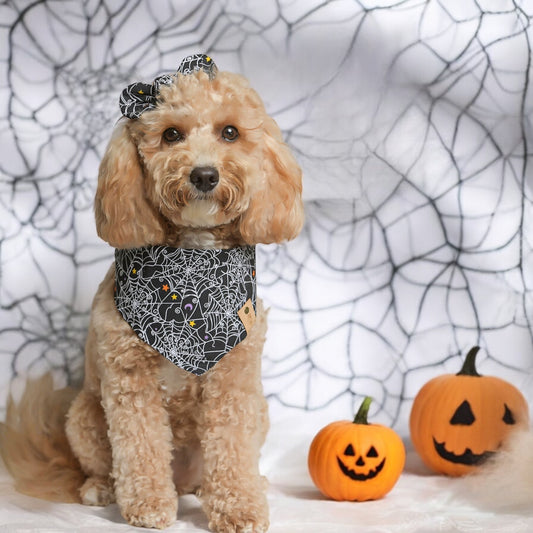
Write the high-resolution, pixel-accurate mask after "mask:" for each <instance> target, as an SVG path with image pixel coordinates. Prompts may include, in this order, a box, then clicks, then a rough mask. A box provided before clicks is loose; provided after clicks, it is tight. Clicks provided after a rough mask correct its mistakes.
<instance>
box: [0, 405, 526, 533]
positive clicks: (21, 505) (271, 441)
mask: <svg viewBox="0 0 533 533" xmlns="http://www.w3.org/2000/svg"><path fill="white" fill-rule="evenodd" d="M325 423H326V422H325V421H324V419H323V418H322V417H317V416H314V415H312V414H305V415H303V416H301V415H298V416H290V417H287V418H285V419H284V420H279V421H277V422H275V423H274V424H273V426H272V429H271V431H270V433H269V436H268V438H267V442H266V444H265V446H264V448H263V457H262V463H261V466H262V472H263V473H264V474H265V475H266V476H267V477H268V478H269V480H270V488H269V490H268V499H269V503H270V521H271V526H270V529H269V533H358V532H365V533H367V532H368V533H386V532H387V533H389V532H390V533H396V532H403V533H405V532H409V533H435V532H440V533H451V532H477V531H479V532H499V533H503V532H509V533H511V532H513V533H515V532H522V531H523V532H531V531H533V508H531V510H530V511H525V510H522V511H516V510H515V511H514V512H506V511H491V510H487V509H482V508H479V507H477V506H476V505H474V504H473V503H471V502H469V501H467V500H466V499H464V498H462V497H460V496H459V494H460V490H461V489H463V488H464V481H463V480H462V479H451V478H447V477H444V476H437V475H432V474H431V473H429V472H428V471H427V470H426V469H425V468H424V467H423V465H422V464H421V462H420V460H419V459H418V457H417V456H416V454H415V453H414V452H413V451H412V450H410V446H409V443H407V448H408V453H407V463H406V468H405V471H404V473H403V474H402V476H401V477H400V479H399V481H398V483H397V484H396V486H395V487H394V488H393V489H392V491H391V492H390V493H389V494H388V495H387V496H386V497H385V498H384V499H381V500H377V501H371V502H361V503H360V502H334V501H330V500H327V499H326V498H324V497H323V496H322V495H321V494H320V493H319V492H318V490H317V489H316V488H315V487H314V486H313V483H312V481H311V479H310V477H309V475H308V472H307V450H308V447H309V444H310V442H311V439H312V437H313V436H314V434H315V430H316V431H318V429H320V427H321V426H322V424H325ZM302 427H303V429H302ZM0 531H1V532H2V533H21V532H27V531H39V532H43V533H44V532H46V533H56V532H58V533H59V532H69V533H93V532H97V531H98V532H101V531H106V532H108V531H109V532H113V531H117V532H119V531H120V532H126V531H131V532H133V531H142V529H139V528H135V527H132V526H129V525H128V524H126V523H125V521H124V520H123V518H122V517H121V515H120V513H119V511H118V508H117V506H116V505H111V506H109V507H105V508H102V507H86V506H83V505H78V504H57V503H50V502H46V501H42V500H38V499H35V498H30V497H27V496H23V495H21V494H18V493H17V492H15V490H14V488H13V482H12V480H11V478H10V476H9V474H8V473H7V472H6V470H5V468H4V467H3V465H2V467H1V470H0ZM167 531H169V532H174V531H179V532H186V533H192V532H205V531H208V528H207V519H206V517H205V515H204V513H203V511H202V509H201V507H200V504H199V502H198V500H197V499H196V497H195V496H193V495H189V496H183V497H181V498H180V506H179V511H178V520H177V521H176V522H175V524H174V525H172V526H171V527H170V528H169V529H168V530H167Z"/></svg>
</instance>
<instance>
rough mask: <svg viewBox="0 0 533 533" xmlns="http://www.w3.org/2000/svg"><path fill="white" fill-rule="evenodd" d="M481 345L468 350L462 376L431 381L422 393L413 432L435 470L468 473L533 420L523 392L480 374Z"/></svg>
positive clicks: (411, 425) (418, 448) (416, 402)
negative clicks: (513, 432)
mask: <svg viewBox="0 0 533 533" xmlns="http://www.w3.org/2000/svg"><path fill="white" fill-rule="evenodd" d="M478 351H479V347H478V346H475V347H474V348H472V349H471V350H470V352H468V354H467V356H466V359H465V362H464V365H463V368H462V369H461V371H460V372H459V373H458V374H444V375H442V376H438V377H436V378H433V379H431V380H430V381H428V382H427V383H426V384H425V385H424V386H423V387H422V388H421V389H420V391H419V393H418V394H417V395H416V397H415V399H414V402H413V407H412V409H411V415H410V419H409V428H410V433H411V440H412V442H413V445H414V447H415V449H416V451H417V452H418V454H419V455H420V457H421V458H422V460H423V461H424V463H425V464H426V465H427V466H428V467H429V468H431V469H432V470H434V471H436V472H438V473H442V474H448V475H450V476H461V475H463V474H468V473H470V472H472V471H474V470H476V468H477V467H478V466H479V465H480V464H482V463H483V462H484V461H485V460H486V459H487V458H488V457H490V456H491V455H492V454H493V453H494V452H495V451H497V450H498V448H499V447H500V445H501V444H502V442H503V440H504V439H505V436H506V435H507V433H508V432H509V431H510V430H511V429H513V428H515V427H518V426H527V425H528V422H529V412H528V405H527V402H526V400H525V398H524V397H523V396H522V394H521V393H520V391H519V390H518V389H517V388H516V387H514V386H513V385H511V384H510V383H508V382H507V381H504V380H503V379H501V378H498V377H494V376H481V375H480V374H478V372H477V370H476V365H475V362H476V355H477V353H478Z"/></svg>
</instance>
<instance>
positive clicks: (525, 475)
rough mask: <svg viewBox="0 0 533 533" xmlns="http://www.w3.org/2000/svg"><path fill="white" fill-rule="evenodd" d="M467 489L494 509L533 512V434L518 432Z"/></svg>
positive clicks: (468, 481) (469, 494)
mask: <svg viewBox="0 0 533 533" xmlns="http://www.w3.org/2000/svg"><path fill="white" fill-rule="evenodd" d="M468 477H469V478H470V479H468V480H466V481H467V483H466V484H465V486H464V487H463V489H464V492H465V494H464V495H467V493H468V495H467V497H468V498H470V499H473V500H474V501H476V502H477V503H479V504H481V505H482V506H483V507H487V508H490V509H502V510H503V509H533V431H530V430H527V429H516V430H515V431H513V432H512V433H511V434H510V435H509V437H508V439H507V441H506V442H505V444H504V446H503V448H502V449H501V450H500V451H498V453H497V454H495V455H494V458H493V459H491V461H490V462H488V463H486V464H485V465H483V466H482V467H481V468H480V470H479V472H478V473H477V474H475V475H472V476H468Z"/></svg>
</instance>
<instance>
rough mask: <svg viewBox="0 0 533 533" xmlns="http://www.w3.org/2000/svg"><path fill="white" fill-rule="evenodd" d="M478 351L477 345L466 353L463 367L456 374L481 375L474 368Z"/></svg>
mask: <svg viewBox="0 0 533 533" xmlns="http://www.w3.org/2000/svg"><path fill="white" fill-rule="evenodd" d="M478 352H479V346H474V347H473V348H472V349H471V350H470V351H469V352H468V353H467V354H466V359H465V362H464V363H463V368H461V370H460V371H459V372H457V374H456V376H474V377H481V374H479V373H478V371H477V370H476V355H477V353H478Z"/></svg>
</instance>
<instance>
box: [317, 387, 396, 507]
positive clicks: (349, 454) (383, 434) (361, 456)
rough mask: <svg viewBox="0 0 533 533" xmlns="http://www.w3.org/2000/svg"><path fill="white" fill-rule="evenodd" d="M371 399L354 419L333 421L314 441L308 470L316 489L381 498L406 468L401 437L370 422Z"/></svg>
mask: <svg viewBox="0 0 533 533" xmlns="http://www.w3.org/2000/svg"><path fill="white" fill-rule="evenodd" d="M371 401H372V399H371V398H368V397H367V398H365V399H364V401H363V403H362V405H361V407H360V409H359V411H358V412H357V415H356V416H355V418H354V420H353V422H352V421H350V420H342V421H338V422H333V423H331V424H329V425H327V426H326V427H324V428H322V429H321V430H320V431H319V432H318V433H317V435H316V436H315V438H314V439H313V441H312V442H311V446H310V448H309V456H308V461H307V462H308V467H309V473H310V475H311V479H312V480H313V482H314V484H315V485H316V486H317V488H318V489H319V490H320V491H321V492H322V493H323V494H324V495H325V496H327V497H329V498H332V499H334V500H349V501H365V500H375V499H378V498H382V497H383V496H385V494H387V493H388V492H389V491H390V490H391V489H392V487H393V486H394V484H395V483H396V481H397V480H398V477H399V476H400V474H401V472H402V470H403V467H404V464H405V448H404V445H403V442H402V440H401V439H400V437H399V436H398V435H397V434H396V433H395V432H394V431H393V430H392V429H391V428H388V427H386V426H382V425H379V424H369V423H368V420H367V416H368V409H369V407H370V403H371Z"/></svg>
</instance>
